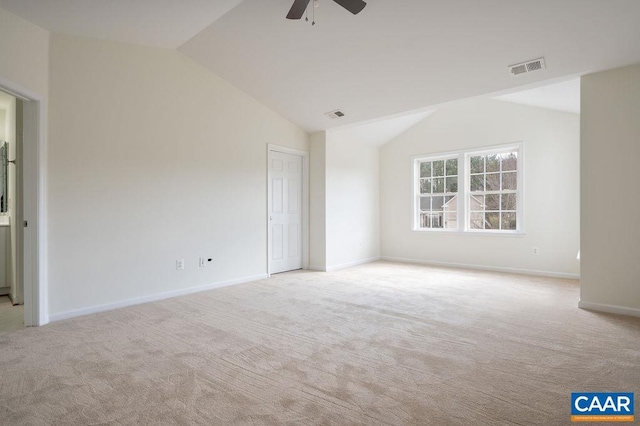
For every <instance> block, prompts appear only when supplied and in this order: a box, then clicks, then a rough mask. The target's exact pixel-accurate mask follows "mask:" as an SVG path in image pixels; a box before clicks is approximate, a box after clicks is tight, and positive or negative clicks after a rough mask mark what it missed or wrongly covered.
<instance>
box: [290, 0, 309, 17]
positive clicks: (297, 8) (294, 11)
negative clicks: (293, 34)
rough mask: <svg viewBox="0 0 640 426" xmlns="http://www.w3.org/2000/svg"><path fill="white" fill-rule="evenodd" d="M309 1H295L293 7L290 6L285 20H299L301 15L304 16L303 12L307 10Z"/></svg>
mask: <svg viewBox="0 0 640 426" xmlns="http://www.w3.org/2000/svg"><path fill="white" fill-rule="evenodd" d="M310 1H311V0H295V1H294V2H293V6H291V10H289V14H288V15H287V19H300V18H302V15H304V11H305V10H307V6H308V5H309V2H310Z"/></svg>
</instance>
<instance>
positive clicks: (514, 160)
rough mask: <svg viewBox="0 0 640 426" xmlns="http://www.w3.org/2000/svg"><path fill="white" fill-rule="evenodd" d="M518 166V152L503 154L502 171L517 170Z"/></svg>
mask: <svg viewBox="0 0 640 426" xmlns="http://www.w3.org/2000/svg"><path fill="white" fill-rule="evenodd" d="M517 168H518V154H517V153H515V152H510V153H508V154H503V155H502V171H503V172H504V171H508V170H516V169H517Z"/></svg>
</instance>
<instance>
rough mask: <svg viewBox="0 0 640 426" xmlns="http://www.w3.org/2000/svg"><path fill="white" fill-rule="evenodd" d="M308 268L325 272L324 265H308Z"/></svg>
mask: <svg viewBox="0 0 640 426" xmlns="http://www.w3.org/2000/svg"><path fill="white" fill-rule="evenodd" d="M309 270H310V271H318V272H327V269H326V268H325V267H324V266H315V265H309Z"/></svg>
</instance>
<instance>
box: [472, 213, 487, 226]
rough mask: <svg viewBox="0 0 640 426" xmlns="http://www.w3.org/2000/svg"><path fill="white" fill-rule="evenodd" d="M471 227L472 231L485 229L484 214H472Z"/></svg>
mask: <svg viewBox="0 0 640 426" xmlns="http://www.w3.org/2000/svg"><path fill="white" fill-rule="evenodd" d="M469 227H470V228H471V229H484V213H471V217H470V221H469Z"/></svg>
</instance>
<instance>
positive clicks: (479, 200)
mask: <svg viewBox="0 0 640 426" xmlns="http://www.w3.org/2000/svg"><path fill="white" fill-rule="evenodd" d="M469 198H470V199H471V203H469V209H470V210H471V211H480V212H481V211H483V210H484V195H472V196H471V197H469Z"/></svg>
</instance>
